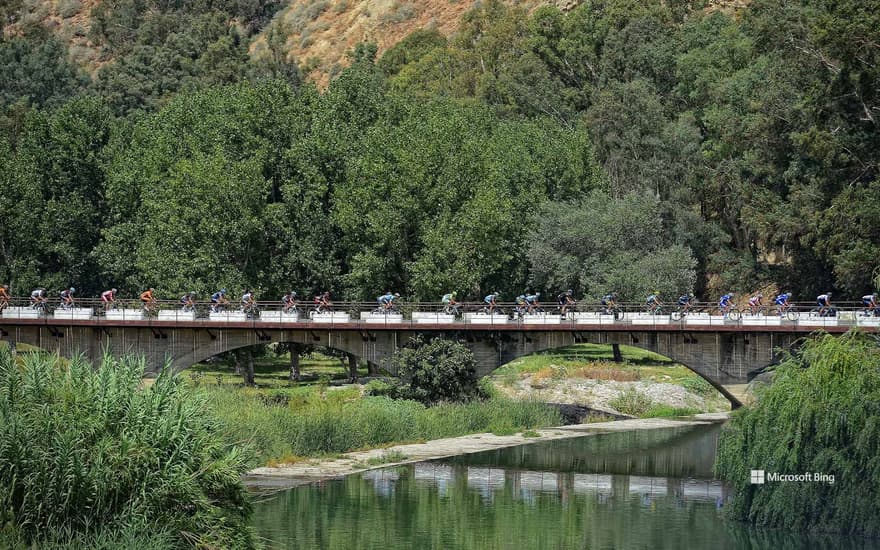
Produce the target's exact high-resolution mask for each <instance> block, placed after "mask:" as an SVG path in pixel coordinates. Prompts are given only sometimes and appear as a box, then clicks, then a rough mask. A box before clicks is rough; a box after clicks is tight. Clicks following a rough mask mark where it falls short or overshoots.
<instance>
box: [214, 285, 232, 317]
mask: <svg viewBox="0 0 880 550" xmlns="http://www.w3.org/2000/svg"><path fill="white" fill-rule="evenodd" d="M227 305H229V300H228V299H227V298H226V289H225V288H221V289H220V290H218V291H217V292H215V293H214V294H211V313H222V312H223V308H224V307H225V306H227Z"/></svg>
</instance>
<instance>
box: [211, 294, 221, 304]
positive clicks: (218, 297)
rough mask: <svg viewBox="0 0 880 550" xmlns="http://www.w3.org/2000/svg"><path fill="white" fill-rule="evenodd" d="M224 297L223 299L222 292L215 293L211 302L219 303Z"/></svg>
mask: <svg viewBox="0 0 880 550" xmlns="http://www.w3.org/2000/svg"><path fill="white" fill-rule="evenodd" d="M222 297H223V293H222V292H215V293H214V294H211V301H212V302H219V301H220V298H222Z"/></svg>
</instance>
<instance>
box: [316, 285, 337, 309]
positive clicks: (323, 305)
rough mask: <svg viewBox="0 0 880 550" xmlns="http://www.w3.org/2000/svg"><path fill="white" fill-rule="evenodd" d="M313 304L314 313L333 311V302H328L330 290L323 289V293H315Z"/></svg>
mask: <svg viewBox="0 0 880 550" xmlns="http://www.w3.org/2000/svg"><path fill="white" fill-rule="evenodd" d="M314 305H315V313H328V312H330V311H333V304H332V303H331V302H330V291H329V290H325V291H324V293H323V294H316V295H315V300H314Z"/></svg>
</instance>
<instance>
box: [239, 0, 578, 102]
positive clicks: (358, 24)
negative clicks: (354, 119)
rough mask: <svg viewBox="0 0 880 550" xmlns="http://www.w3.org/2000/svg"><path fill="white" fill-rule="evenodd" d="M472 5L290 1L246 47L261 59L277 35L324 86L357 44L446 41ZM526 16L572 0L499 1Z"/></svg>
mask: <svg viewBox="0 0 880 550" xmlns="http://www.w3.org/2000/svg"><path fill="white" fill-rule="evenodd" d="M475 3H476V2H474V1H473V0H460V1H450V0H440V1H429V2H409V1H405V0H291V1H290V4H289V5H288V6H287V7H286V8H284V9H283V10H282V11H280V12H279V13H278V14H277V15H276V16H275V18H274V19H273V20H272V22H271V23H270V24H269V25H268V26H267V28H266V29H265V30H264V31H263V32H262V33H261V34H260V35H259V36H258V37H257V38H256V39H255V40H254V42H253V43H252V44H251V54H252V55H255V56H260V55H264V54H265V52H266V50H267V49H268V48H267V44H266V41H267V39H266V37H267V35H268V34H270V33H272V32H279V33H280V34H282V35H283V36H286V37H287V39H286V41H285V43H284V47H285V49H286V51H287V53H288V54H289V55H290V56H292V57H293V58H295V59H296V60H297V61H298V62H299V64H300V66H301V67H303V68H304V72H306V73H308V74H309V76H310V77H311V78H312V79H314V80H315V81H317V82H318V83H319V84H320V85H322V86H325V85H326V84H327V81H328V80H329V78H331V77H332V76H334V75H335V74H337V73H338V72H339V71H340V70H341V68H342V67H344V66H345V65H347V61H346V57H345V54H346V52H348V51H350V50H351V49H352V48H353V47H354V46H355V44H357V43H359V42H373V43H375V44H376V45H377V46H378V47H379V55H381V54H382V52H384V51H385V50H387V49H388V48H390V47H392V46H394V45H395V44H397V42H399V41H400V40H401V39H403V38H404V37H405V36H407V35H408V34H409V33H411V32H412V31H414V30H416V29H436V30H438V31H440V33H442V34H444V35H446V36H449V35H450V34H452V33H453V32H454V31H455V30H456V27H457V26H458V24H459V22H460V20H461V16H462V15H463V14H464V13H465V12H466V11H468V10H469V9H471V8H472V7H473V6H474V4H475ZM504 3H505V4H509V5H516V6H519V7H521V8H524V9H526V10H531V9H534V8H535V7H538V6H540V5H546V4H553V5H556V6H557V7H559V8H560V9H563V10H568V9H571V8H573V7H574V6H576V5H577V4H578V1H577V0H520V1H517V0H505V2H504Z"/></svg>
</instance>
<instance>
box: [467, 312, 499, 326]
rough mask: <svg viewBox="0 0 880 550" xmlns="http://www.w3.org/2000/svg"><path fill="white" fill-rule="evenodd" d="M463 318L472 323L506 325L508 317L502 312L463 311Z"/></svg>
mask: <svg viewBox="0 0 880 550" xmlns="http://www.w3.org/2000/svg"><path fill="white" fill-rule="evenodd" d="M464 318H465V320H466V321H467V322H469V323H470V324H472V325H506V324H507V323H508V322H509V321H510V319H508V317H507V315H504V314H502V313H493V314H492V315H489V314H488V313H465V314H464Z"/></svg>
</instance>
